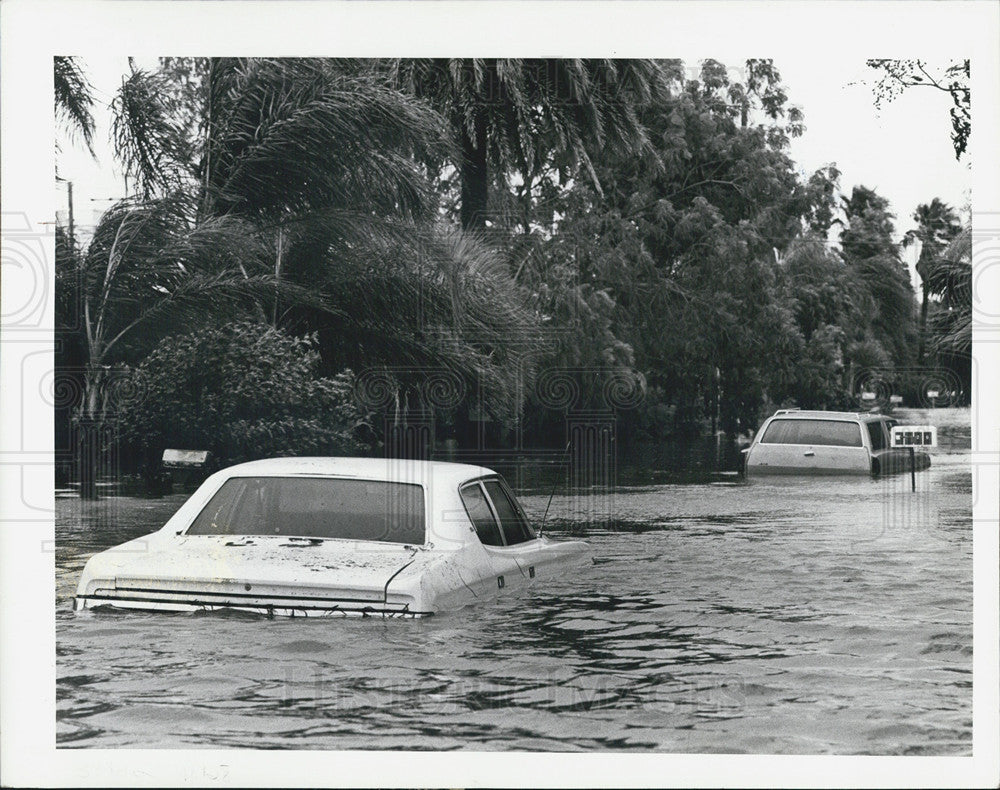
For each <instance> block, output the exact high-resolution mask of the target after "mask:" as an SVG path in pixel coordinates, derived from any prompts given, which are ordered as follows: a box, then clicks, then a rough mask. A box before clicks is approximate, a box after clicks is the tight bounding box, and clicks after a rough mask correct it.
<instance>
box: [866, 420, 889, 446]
mask: <svg viewBox="0 0 1000 790" xmlns="http://www.w3.org/2000/svg"><path fill="white" fill-rule="evenodd" d="M885 435H886V427H885V423H884V422H882V420H875V422H870V423H868V436H869V438H870V439H871V440H872V451H875V450H884V449H885V448H886V446H887V443H888V442H887V439H886V436H885Z"/></svg>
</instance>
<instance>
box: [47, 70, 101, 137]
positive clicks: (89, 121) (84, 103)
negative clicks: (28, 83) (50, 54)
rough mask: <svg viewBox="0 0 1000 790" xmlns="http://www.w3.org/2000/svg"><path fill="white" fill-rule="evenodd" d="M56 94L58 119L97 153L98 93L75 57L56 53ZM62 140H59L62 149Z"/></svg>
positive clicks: (54, 83)
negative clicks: (95, 147) (94, 108)
mask: <svg viewBox="0 0 1000 790" xmlns="http://www.w3.org/2000/svg"><path fill="white" fill-rule="evenodd" d="M52 76H53V82H52V87H53V93H54V96H55V112H56V118H57V120H58V121H59V122H60V123H62V124H63V126H64V128H66V129H67V130H68V131H69V133H70V136H74V135H79V136H80V137H82V138H83V142H84V144H85V145H86V146H87V150H88V151H90V153H91V154H93V153H94V115H93V112H92V110H93V107H94V93H93V88H92V87H91V85H90V82H89V80H88V79H87V75H86V74H84V72H83V68H82V67H81V66H80V63H79V60H78V59H77V58H75V57H70V56H65V55H56V56H55V58H54V59H53V74H52ZM58 145H59V144H58V142H57V143H56V146H57V150H58Z"/></svg>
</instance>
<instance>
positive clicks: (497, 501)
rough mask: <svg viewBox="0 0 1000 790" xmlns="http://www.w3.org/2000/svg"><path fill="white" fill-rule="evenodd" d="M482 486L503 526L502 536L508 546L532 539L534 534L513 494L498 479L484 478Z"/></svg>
mask: <svg viewBox="0 0 1000 790" xmlns="http://www.w3.org/2000/svg"><path fill="white" fill-rule="evenodd" d="M483 487H484V488H485V489H486V493H487V494H488V495H489V497H490V501H491V502H492V503H493V509H494V510H496V512H497V515H498V516H499V517H500V525H501V527H502V528H503V534H504V538H505V539H506V541H507V545H508V546H512V545H514V544H515V543H524V542H525V541H528V540H534V539H535V536H534V535H533V534H532V532H531V527H529V526H528V522H527V520H526V519H525V518H524V515H523V514H522V513H521V511H520V508H518V507H517V505H516V503H515V502H514V499H513V496H512V495H511V494H510V493H508V491H507V490H506V489H505V487H504V486H503V485H502V484H501V482H500V481H499V480H486V481H484V482H483Z"/></svg>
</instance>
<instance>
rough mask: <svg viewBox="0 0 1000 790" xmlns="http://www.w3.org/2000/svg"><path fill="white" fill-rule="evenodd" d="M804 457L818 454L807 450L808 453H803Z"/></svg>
mask: <svg viewBox="0 0 1000 790" xmlns="http://www.w3.org/2000/svg"><path fill="white" fill-rule="evenodd" d="M803 455H816V453H815V452H813V451H812V450H806V451H805V452H804V453H803Z"/></svg>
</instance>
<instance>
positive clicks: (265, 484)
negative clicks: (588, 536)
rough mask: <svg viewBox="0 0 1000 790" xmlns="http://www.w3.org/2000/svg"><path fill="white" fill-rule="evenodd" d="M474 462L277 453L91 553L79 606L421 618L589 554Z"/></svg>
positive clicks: (231, 472) (220, 477)
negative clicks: (160, 520)
mask: <svg viewBox="0 0 1000 790" xmlns="http://www.w3.org/2000/svg"><path fill="white" fill-rule="evenodd" d="M590 559H591V554H590V548H589V546H588V545H587V544H586V543H584V542H583V541H553V540H550V539H548V538H544V537H541V536H539V535H538V534H536V532H535V531H534V529H533V528H532V526H531V524H530V523H529V521H528V519H527V518H526V516H525V514H524V511H523V510H522V509H521V506H520V504H519V503H518V501H517V498H516V497H515V496H514V494H513V492H512V491H511V490H510V488H509V486H508V485H507V484H506V482H505V481H504V480H503V478H502V477H501V476H500V475H498V474H497V473H495V472H493V471H492V470H490V469H485V468H483V467H479V466H469V465H465V464H454V463H439V462H434V461H409V460H395V459H372V458H275V459H269V460H262V461H251V462H249V463H245V464H240V465H238V466H233V467H230V468H228V469H223V470H222V471H220V472H216V473H215V474H213V475H212V476H211V477H209V478H208V479H207V480H206V481H205V482H204V483H203V484H202V485H201V487H200V488H198V490H197V491H195V493H194V494H193V495H192V496H191V497H190V499H188V500H187V502H185V503H184V504H183V505H182V506H181V507H180V509H179V510H178V511H177V512H176V513H175V514H174V515H173V516H172V517H171V518H170V520H169V521H167V523H166V524H165V525H164V526H163V527H162V528H161V529H160V530H158V531H157V532H154V533H152V534H151V535H147V536H145V537H142V538H137V539H135V540H131V541H129V542H127V543H124V544H122V545H120V546H116V547H115V548H112V549H108V550H107V551H103V552H101V553H99V554H96V555H94V556H93V557H91V558H90V559H89V560H88V562H87V564H86V566H85V567H84V569H83V573H82V575H81V578H80V583H79V586H78V589H77V593H76V600H75V604H74V607H75V609H76V610H77V611H79V610H81V609H89V608H94V607H100V606H111V607H117V608H128V609H153V610H168V611H186V612H190V611H205V610H216V609H236V610H244V611H251V612H257V613H261V614H265V615H268V616H274V615H287V616H293V617H298V616H336V615H353V616H376V617H399V616H404V617H406V616H408V617H420V616H425V615H430V614H434V613H437V612H445V611H451V610H455V609H459V608H461V607H463V606H466V605H467V604H470V603H473V602H476V601H486V600H490V599H494V598H496V597H498V596H500V595H505V594H509V593H511V592H514V591H517V590H519V589H523V588H524V587H526V586H527V585H529V584H532V583H533V582H534V581H535V580H536V579H545V578H551V577H553V576H555V575H556V574H558V573H561V572H564V571H566V569H567V568H568V567H570V566H573V565H575V564H583V563H589V562H590Z"/></svg>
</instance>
